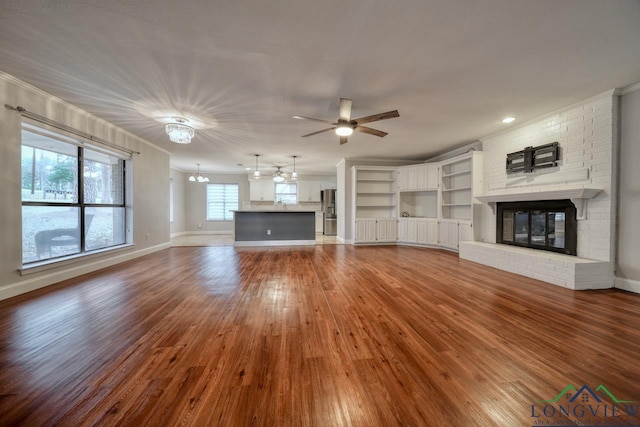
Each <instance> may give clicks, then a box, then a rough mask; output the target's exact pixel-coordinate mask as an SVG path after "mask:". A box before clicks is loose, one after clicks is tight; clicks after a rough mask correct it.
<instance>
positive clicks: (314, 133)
mask: <svg viewBox="0 0 640 427" xmlns="http://www.w3.org/2000/svg"><path fill="white" fill-rule="evenodd" d="M335 128H336V127H335V126H334V127H332V128H327V129H322V130H319V131H317V132H311V133H308V134H306V135H302V137H303V138H304V137H306V136H311V135H317V134H319V133H322V132H327V131H330V130H334V129H335Z"/></svg>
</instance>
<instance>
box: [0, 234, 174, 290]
mask: <svg viewBox="0 0 640 427" xmlns="http://www.w3.org/2000/svg"><path fill="white" fill-rule="evenodd" d="M170 247H171V243H169V242H167V243H162V244H160V245H156V246H151V247H149V248H145V249H140V250H137V251H131V252H124V253H121V254H118V255H115V256H111V257H108V258H102V259H99V260H95V261H89V262H86V263H79V264H78V265H74V266H70V267H68V268H64V269H61V270H57V271H53V272H50V273H46V274H42V275H38V277H30V278H29V279H26V280H21V281H19V282H15V283H10V284H8V285H6V286H3V287H2V288H0V300H4V299H7V298H13V297H15V296H18V295H21V294H24V293H27V292H31V291H35V290H36V289H40V288H44V287H46V286H50V285H53V284H55V283H58V282H61V281H63V280H67V279H71V278H73V277H76V276H80V275H82V274H86V273H91V272H92V271H96V270H100V269H102V268H106V267H110V266H112V265H115V264H119V263H121V262H125V261H129V260H131V259H134V258H138V257H141V256H143V255H148V254H150V253H153V252H157V251H161V250H163V249H168V248H170Z"/></svg>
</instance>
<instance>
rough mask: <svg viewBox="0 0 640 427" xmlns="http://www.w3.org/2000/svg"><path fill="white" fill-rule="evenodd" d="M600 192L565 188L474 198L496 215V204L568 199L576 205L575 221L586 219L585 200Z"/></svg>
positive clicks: (592, 189)
mask: <svg viewBox="0 0 640 427" xmlns="http://www.w3.org/2000/svg"><path fill="white" fill-rule="evenodd" d="M600 191H602V190H600V189H599V188H565V189H562V190H551V191H533V192H528V193H502V194H491V195H488V196H478V197H476V199H477V200H479V201H480V202H482V203H488V204H489V206H490V207H491V209H492V210H493V213H494V214H495V213H496V203H497V202H529V201H535V200H563V199H570V200H571V201H572V202H573V204H574V205H576V211H577V212H576V213H577V219H587V200H589V199H592V198H593V197H595V196H596V194H598V193H599V192H600Z"/></svg>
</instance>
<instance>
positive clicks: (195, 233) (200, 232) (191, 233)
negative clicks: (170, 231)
mask: <svg viewBox="0 0 640 427" xmlns="http://www.w3.org/2000/svg"><path fill="white" fill-rule="evenodd" d="M184 234H186V235H187V236H199V235H209V234H219V235H232V234H233V231H232V230H223V231H205V230H198V231H185V232H184Z"/></svg>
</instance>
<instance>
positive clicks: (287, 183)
mask: <svg viewBox="0 0 640 427" xmlns="http://www.w3.org/2000/svg"><path fill="white" fill-rule="evenodd" d="M275 184H276V185H275V187H274V189H273V191H274V193H273V199H274V201H275V203H278V201H279V200H280V199H279V198H278V194H282V195H286V196H292V195H293V196H295V198H296V201H295V202H294V203H285V204H287V205H297V204H298V202H299V199H298V183H297V182H286V181H285V182H276V183H275ZM278 185H293V186H294V187H295V191H294V192H293V193H282V192H278Z"/></svg>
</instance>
